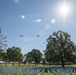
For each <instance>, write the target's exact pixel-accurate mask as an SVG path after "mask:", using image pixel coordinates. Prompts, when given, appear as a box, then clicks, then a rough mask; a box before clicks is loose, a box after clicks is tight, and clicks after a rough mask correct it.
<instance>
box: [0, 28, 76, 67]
mask: <svg viewBox="0 0 76 75" xmlns="http://www.w3.org/2000/svg"><path fill="white" fill-rule="evenodd" d="M70 37H71V36H70V35H69V34H68V33H67V32H64V31H57V32H54V33H53V34H52V35H49V37H48V39H47V40H46V41H47V44H46V49H45V50H44V51H43V52H44V58H43V54H42V53H41V52H40V50H38V49H32V51H30V52H28V53H27V54H25V55H23V54H22V53H21V49H20V48H19V47H15V46H13V47H9V48H8V49H6V51H5V48H6V47H7V44H6V42H7V40H6V39H7V37H6V36H4V35H3V34H2V32H1V29H0V59H2V60H3V61H5V63H6V64H7V62H12V63H13V66H14V63H15V62H18V63H19V65H20V63H22V62H23V59H24V63H25V64H26V63H27V62H28V63H29V65H30V64H31V63H32V62H33V63H34V64H35V65H38V64H39V63H40V62H41V61H42V62H43V64H46V63H48V64H50V65H51V64H62V67H64V64H66V63H76V45H75V43H74V42H73V41H72V40H71V38H70Z"/></svg>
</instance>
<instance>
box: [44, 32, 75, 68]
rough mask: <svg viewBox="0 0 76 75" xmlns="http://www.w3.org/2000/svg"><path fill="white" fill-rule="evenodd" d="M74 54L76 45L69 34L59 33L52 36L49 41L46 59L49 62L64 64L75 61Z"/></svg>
mask: <svg viewBox="0 0 76 75" xmlns="http://www.w3.org/2000/svg"><path fill="white" fill-rule="evenodd" d="M73 52H75V44H74V43H73V42H72V41H71V39H70V35H69V34H68V33H67V32H63V31H57V32H54V33H53V34H52V35H50V36H49V37H48V39H47V45H46V50H45V51H44V53H45V58H46V59H47V61H48V62H50V63H51V62H53V63H57V62H58V63H59V62H60V63H62V67H64V63H65V62H71V61H73V56H74V54H73Z"/></svg>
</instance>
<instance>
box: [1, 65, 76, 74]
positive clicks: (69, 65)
mask: <svg viewBox="0 0 76 75" xmlns="http://www.w3.org/2000/svg"><path fill="white" fill-rule="evenodd" d="M0 66H5V64H0ZM7 66H12V64H7ZM14 66H18V64H15V65H14ZM20 66H29V64H21V65H20ZM30 66H35V64H30ZM38 66H43V65H42V64H39V65H38ZM49 66H50V65H45V67H46V68H48V67H49ZM65 66H73V67H76V64H73V65H65ZM0 75H5V74H1V73H0ZM38 75H40V73H39V74H38ZM44 75H48V74H47V73H46V72H45V73H44ZM50 75H54V74H53V73H52V72H51V73H50ZM72 75H74V73H72Z"/></svg>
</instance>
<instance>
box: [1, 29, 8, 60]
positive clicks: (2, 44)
mask: <svg viewBox="0 0 76 75" xmlns="http://www.w3.org/2000/svg"><path fill="white" fill-rule="evenodd" d="M6 38H7V36H4V35H3V34H2V32H1V28H0V59H1V60H3V59H4V58H3V52H4V50H5V49H6V47H7V44H6V42H7V40H6Z"/></svg>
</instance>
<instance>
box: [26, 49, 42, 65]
mask: <svg viewBox="0 0 76 75" xmlns="http://www.w3.org/2000/svg"><path fill="white" fill-rule="evenodd" d="M25 56H26V59H25V61H28V63H29V65H30V63H32V61H34V62H35V65H38V64H39V63H40V61H41V60H42V53H41V52H40V51H39V50H38V49H33V50H32V51H31V52H28V53H27V54H26V55H25Z"/></svg>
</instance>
